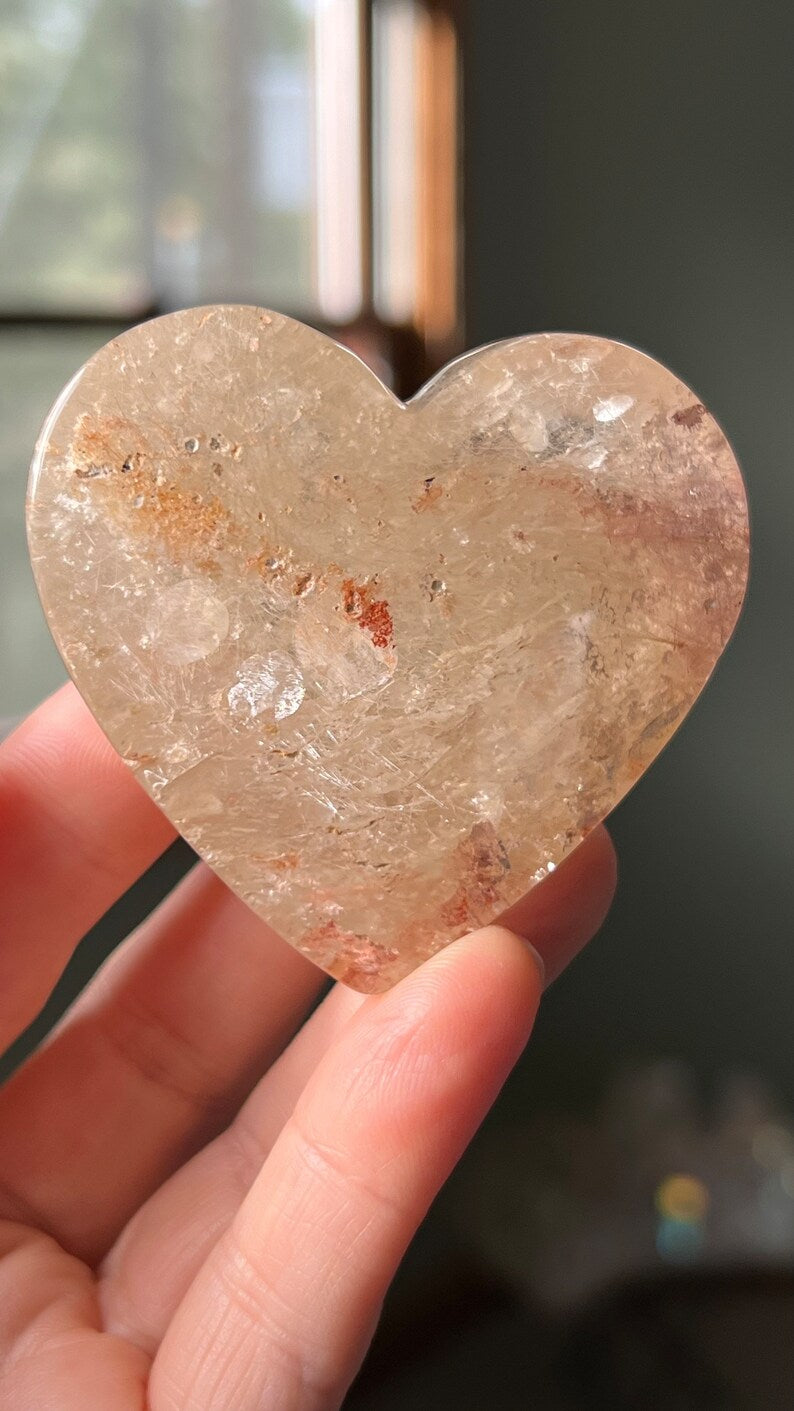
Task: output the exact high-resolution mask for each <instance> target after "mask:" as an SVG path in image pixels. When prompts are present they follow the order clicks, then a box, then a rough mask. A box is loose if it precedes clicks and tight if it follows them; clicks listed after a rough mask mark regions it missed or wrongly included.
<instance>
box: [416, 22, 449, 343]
mask: <svg viewBox="0 0 794 1411" xmlns="http://www.w3.org/2000/svg"><path fill="white" fill-rule="evenodd" d="M417 103H418V123H417V134H418V141H419V155H418V168H419V204H418V214H419V222H420V227H419V232H418V242H419V250H420V262H419V270H420V273H419V287H418V300H417V323H418V325H419V327H420V329H421V330H422V332H423V333H424V335H425V338H426V339H427V341H429V342H438V343H443V342H444V341H445V340H447V339H449V338H451V337H452V336H453V334H454V332H455V329H456V327H457V321H458V44H457V35H456V31H455V26H454V24H453V22H452V20H451V19H450V18H449V16H447V15H445V14H442V13H441V12H440V11H428V10H423V11H422V12H421V15H420V27H419V71H418V85H417Z"/></svg>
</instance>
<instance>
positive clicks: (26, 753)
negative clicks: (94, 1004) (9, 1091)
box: [0, 685, 175, 1048]
mask: <svg viewBox="0 0 794 1411" xmlns="http://www.w3.org/2000/svg"><path fill="white" fill-rule="evenodd" d="M174 837H175V833H174V829H173V828H172V826H171V824H170V823H169V822H168V820H167V818H166V817H165V816H164V814H162V813H161V812H160V810H159V808H157V806H156V805H155V804H154V803H152V801H151V799H149V798H148V797H147V795H146V794H145V793H144V791H143V789H142V788H141V787H140V785H139V784H138V783H137V782H136V780H135V779H134V777H133V775H132V773H131V772H130V770H129V769H128V768H127V767H126V765H125V764H124V763H123V761H122V760H121V759H120V758H119V756H118V755H117V753H116V751H115V750H114V749H113V747H112V745H111V744H110V742H109V741H108V740H107V739H106V738H105V736H104V735H103V733H102V731H101V730H100V728H99V726H98V725H97V724H96V722H95V721H94V719H93V717H92V716H91V714H90V712H89V710H88V708H87V707H86V706H85V705H84V703H83V701H82V700H81V699H80V696H79V695H78V693H77V691H76V690H75V688H74V686H72V685H67V686H64V687H62V688H61V690H60V691H57V692H56V694H55V695H54V696H51V697H50V698H49V700H47V701H45V702H44V704H43V705H41V706H39V708H38V710H36V711H34V712H33V714H32V715H31V716H29V717H28V719H27V720H25V721H23V723H22V724H21V725H20V726H19V727H18V728H17V729H16V730H15V731H14V732H13V734H12V735H10V736H9V737H8V739H7V740H5V741H4V742H3V744H2V745H0V897H2V906H3V914H2V939H1V940H0V1048H2V1047H5V1046H7V1045H8V1044H9V1043H10V1042H11V1041H12V1039H14V1038H15V1037H16V1035H17V1034H19V1033H20V1032H21V1030H22V1029H24V1027H25V1025H26V1024H27V1023H29V1021H30V1020H31V1019H32V1018H33V1017H34V1015H35V1014H36V1013H37V1012H38V1010H39V1009H40V1008H41V1005H42V1004H43V1003H44V1000H45V999H46V998H47V995H48V994H49V992H50V990H51V989H52V986H53V984H54V983H55V981H56V979H57V978H58V975H59V974H60V972H61V970H62V969H63V967H64V965H65V963H66V961H67V960H68V958H69V956H70V954H71V952H72V950H73V949H74V947H75V946H76V945H77V943H78V941H80V940H82V938H83V936H84V935H85V934H86V932H87V931H89V930H90V928H91V927H92V926H93V925H94V924H95V922H97V921H98V920H99V919H100V917H101V916H103V915H104V913H105V912H106V911H107V910H108V908H109V907H110V906H112V905H113V903H114V902H115V901H117V900H118V898H119V897H120V896H121V895H122V894H123V893H124V892H125V891H126V890H127V888H128V887H130V886H131V885H132V883H133V882H135V881H136V880H137V878H138V877H139V876H140V875H141V873H143V872H144V871H145V870H146V868H147V867H149V866H150V865H151V863H152V862H154V861H155V859H156V858H157V857H159V855H160V853H161V852H163V851H164V849H165V848H166V847H167V846H168V844H169V843H170V842H172V841H173V839H174Z"/></svg>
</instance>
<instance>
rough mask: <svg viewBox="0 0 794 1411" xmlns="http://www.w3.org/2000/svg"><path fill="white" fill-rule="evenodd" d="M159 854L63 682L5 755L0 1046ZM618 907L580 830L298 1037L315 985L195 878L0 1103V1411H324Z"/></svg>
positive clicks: (604, 846) (611, 867)
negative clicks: (555, 984) (470, 928)
mask: <svg viewBox="0 0 794 1411" xmlns="http://www.w3.org/2000/svg"><path fill="white" fill-rule="evenodd" d="M172 838H173V832H172V830H171V827H170V825H169V824H168V822H167V821H166V820H165V819H164V818H163V816H162V815H161V814H160V813H159V811H158V810H157V808H156V807H155V806H154V804H152V803H151V802H150V801H149V800H148V799H147V798H146V796H145V795H144V794H143V792H142V790H141V789H140V788H139V786H138V784H137V783H136V782H135V780H134V778H133V777H132V775H131V774H130V773H129V772H128V771H127V769H126V768H125V766H124V765H123V764H122V763H121V762H120V760H119V759H118V757H117V756H116V755H115V753H114V752H113V750H112V749H111V747H110V746H109V744H108V743H107V741H106V740H105V738H104V736H103V735H102V734H101V732H100V731H99V729H98V727H97V726H96V725H95V724H94V722H93V721H92V719H91V717H90V716H89V714H88V712H87V710H86V709H85V707H84V706H83V705H82V703H81V701H80V700H79V698H78V696H77V694H76V692H75V691H74V689H73V688H72V687H71V686H69V687H65V688H64V689H63V690H62V691H60V692H58V693H57V694H56V695H55V696H54V697H52V699H51V700H49V701H47V702H46V703H45V704H44V705H43V706H42V707H41V708H40V709H39V710H38V711H36V712H35V714H34V715H32V716H31V717H30V718H29V719H28V720H27V721H26V722H25V723H24V724H23V725H22V726H20V727H19V729H18V730H17V731H15V733H14V734H13V735H12V736H11V737H10V738H9V739H8V740H7V741H6V742H5V743H4V744H3V745H2V746H0V839H1V840H2V846H1V847H0V898H2V908H3V916H4V924H3V927H2V939H1V940H0V1041H2V1043H3V1046H5V1045H7V1044H8V1043H9V1042H10V1041H11V1040H12V1039H13V1038H14V1037H15V1035H17V1034H18V1033H19V1032H20V1031H21V1029H22V1028H24V1026H25V1024H26V1023H27V1022H28V1021H29V1020H30V1019H31V1018H32V1017H33V1016H34V1015H35V1013H36V1012H37V1010H38V1009H39V1008H40V1006H41V1004H42V1002H43V1001H44V999H45V998H46V996H47V994H48V992H49V990H50V989H51V987H52V985H53V983H54V981H55V979H56V978H57V976H58V974H59V973H60V971H61V970H62V968H63V966H64V964H65V962H66V961H67V959H68V957H69V955H70V953H71V951H72V950H73V948H74V946H75V945H76V944H77V942H78V941H79V940H80V938H81V937H82V936H83V935H84V933H85V932H86V931H87V930H88V928H89V927H90V926H91V925H92V924H93V923H94V922H95V921H96V920H97V919H98V918H99V917H100V916H101V915H102V914H103V913H104V912H105V911H106V910H107V908H108V907H109V906H110V905H111V904H112V903H113V902H114V901H115V900H116V899H117V898H118V897H119V896H120V895H121V894H122V893H123V892H124V891H125V890H126V888H127V887H129V886H130V885H131V884H132V883H133V882H134V880H135V879H136V878H137V877H138V876H140V874H141V873H142V872H143V871H144V870H145V868H146V867H147V866H148V865H149V864H150V863H152V862H153V861H154V860H155V858H156V857H157V856H158V855H159V854H160V853H161V852H162V851H163V849H164V848H165V847H167V846H168V844H169V843H170V842H171V840H172ZM614 881H615V861H614V854H613V851H612V846H611V843H610V842H609V839H608V837H607V834H606V833H605V832H604V831H603V829H596V830H595V831H594V832H593V833H592V834H591V835H590V836H589V838H588V839H587V840H586V842H585V843H583V844H582V845H581V846H580V847H579V848H578V849H577V851H576V852H575V853H574V854H573V855H572V856H571V857H570V858H569V859H568V861H567V862H565V863H564V864H563V866H561V867H560V868H559V869H558V870H557V872H556V873H554V874H553V876H552V877H550V878H549V879H548V881H546V882H544V883H543V885H542V886H541V887H539V888H536V889H535V891H534V892H533V893H531V894H530V895H529V896H528V897H526V898H525V899H524V900H523V901H522V902H520V903H519V904H518V905H517V906H515V907H513V908H512V909H511V911H510V913H509V914H508V915H506V916H505V917H504V918H502V920H503V922H504V924H500V925H498V926H491V927H488V928H487V929H486V930H484V931H480V932H477V933H476V934H474V935H471V936H468V937H466V938H465V939H464V940H461V941H457V942H455V943H454V944H453V945H451V946H449V947H448V948H447V949H446V950H445V951H443V952H442V953H441V954H439V955H437V956H436V957H434V958H433V959H432V960H430V961H428V962H427V963H426V964H425V965H424V966H422V967H421V968H420V969H419V970H418V971H416V972H415V973H414V974H413V975H410V976H409V977H408V978H407V979H405V980H403V981H402V983H401V984H400V985H398V986H397V987H396V988H395V989H393V990H392V991H390V992H389V993H388V994H385V995H380V996H373V997H370V998H364V997H363V996H361V995H358V994H354V993H353V992H352V991H350V990H347V989H345V988H344V987H342V986H339V985H338V986H336V987H334V989H332V990H331V992H330V994H329V995H328V996H327V998H326V999H325V1000H324V1001H323V1002H322V1004H321V1005H320V1006H319V1007H318V1008H317V1009H316V1010H315V1012H314V1013H313V1014H312V1015H311V1017H310V1018H309V1019H308V1020H305V1016H306V1013H307V1012H308V1010H309V1009H310V1008H311V1006H312V1004H313V1002H314V1000H315V999H316V996H317V993H318V991H319V989H320V988H321V985H322V978H323V977H322V976H321V975H320V973H319V972H318V971H317V970H315V969H314V967H313V966H311V965H310V964H309V963H308V962H307V961H306V960H304V959H303V958H302V957H301V956H300V955H298V954H297V953H296V952H295V951H293V950H291V949H290V948H289V947H288V946H286V945H285V944H284V943H283V942H282V941H281V940H280V939H279V938H278V937H277V936H275V935H274V934H272V933H271V932H269V931H268V929H267V927H266V926H264V925H263V924H262V922H261V921H258V920H257V919H256V918H255V917H254V916H253V914H252V913H251V912H249V911H248V910H247V908H246V907H245V906H244V905H243V904H242V903H240V902H238V901H237V900H236V899H235V898H234V897H232V896H231V895H230V893H229V892H228V891H227V890H226V888H225V887H224V886H223V885H222V884H221V883H220V882H219V881H218V880H217V878H215V877H214V876H213V875H212V873H211V872H210V871H209V870H208V869H206V868H204V867H203V866H199V867H198V868H197V869H196V870H195V871H194V872H193V873H192V874H191V875H190V876H189V877H188V878H186V879H185V881H183V882H182V883H181V884H180V886H179V887H177V889H176V891H175V892H174V893H173V894H172V895H171V896H170V897H169V899H168V900H167V902H166V903H165V904H164V905H163V906H162V907H160V908H159V910H158V911H157V912H155V913H154V915H153V916H152V917H150V918H149V920H147V921H146V923H145V924H144V925H143V926H142V927H141V928H140V929H139V930H138V932H137V933H136V934H134V935H133V936H131V937H130V938H129V940H128V941H127V942H126V943H125V945H124V946H123V947H122V948H121V949H120V950H119V951H117V952H116V954H115V955H114V956H113V958H112V959H111V960H110V961H109V962H108V964H107V965H106V966H105V967H104V969H103V970H102V971H101V972H100V974H99V975H98V976H97V977H96V978H95V980H94V981H93V982H92V984H91V985H90V986H89V988H88V989H87V991H86V992H85V993H84V995H83V996H82V997H81V999H80V1001H79V1002H78V1003H77V1004H76V1005H75V1006H74V1008H73V1009H72V1010H71V1012H70V1013H69V1014H68V1015H67V1017H66V1019H65V1021H64V1022H63V1023H62V1024H61V1025H60V1026H59V1027H58V1029H57V1030H56V1031H55V1033H54V1034H53V1035H51V1037H50V1038H49V1040H48V1042H47V1043H46V1044H45V1045H44V1046H43V1047H42V1048H41V1049H40V1050H39V1051H38V1053H37V1054H36V1055H35V1056H34V1057H33V1058H32V1059H30V1060H29V1062H28V1063H27V1064H26V1065H25V1066H24V1067H23V1069H22V1070H21V1071H20V1072H18V1073H17V1074H16V1076H15V1077H14V1078H13V1079H12V1080H11V1081H10V1082H9V1083H8V1084H7V1086H6V1087H5V1089H4V1090H3V1091H2V1092H1V1093H0V1217H2V1218H1V1219H0V1411H5V1408H9V1411H10V1409H11V1408H13V1411H86V1408H88V1407H90V1408H97V1411H100V1408H101V1411H144V1409H145V1411H232V1408H233V1411H271V1408H273V1411H275V1408H278V1411H329V1408H334V1407H338V1406H339V1405H340V1404H341V1402H342V1399H343V1397H344V1394H345V1391H346V1390H347V1388H348V1386H349V1385H350V1382H351V1381H352V1379H353V1378H354V1376H355V1374H356V1372H357V1370H358V1368H359V1366H360V1364H361V1361H362V1359H363V1357H364V1354H365V1352H366V1350H367V1347H368V1344H369V1342H370V1339H371V1337H372V1334H373V1330H374V1328H375V1325H376V1322H377V1319H378V1314H379V1310H380V1307H381V1303H382V1300H383V1297H384V1295H385V1293H386V1290H387V1289H388V1286H389V1283H390V1281H391V1279H392V1277H393V1275H394V1272H395V1269H396V1268H397V1265H398V1264H399V1261H400V1258H401V1257H402V1254H403V1252H404V1250H405V1248H406V1246H407V1244H408V1243H409V1241H410V1240H411V1238H412V1236H413V1234H414V1232H415V1230H416V1228H417V1226H418V1224H419V1223H420V1221H421V1220H422V1218H423V1216H424V1214H425V1212H426V1210H427V1208H428V1206H429V1204H430V1203H431V1201H432V1200H433V1198H434V1196H435V1194H436V1192H437V1191H438V1189H439V1187H440V1186H441V1185H442V1183H443V1182H444V1180H445V1179H446V1177H447V1176H448V1174H449V1172H450V1170H451V1169H452V1167H453V1166H454V1164H455V1162H456V1161H457V1160H458V1158H459V1156H460V1154H461V1152H462V1151H463V1149H464V1148H465V1146H466V1144H467V1143H468V1141H469V1140H470V1138H471V1137H472V1135H473V1134H474V1132H475V1130H476V1129H477V1127H478V1125H479V1123H480V1121H481V1120H482V1118H483V1116H484V1115H485V1113H486V1111H487V1110H488V1108H489V1107H490V1105H491V1104H492V1102H493V1101H494V1099H495V1097H496V1095H497V1093H498V1092H499V1089H500V1088H501V1086H502V1084H503V1082H504V1080H505V1078H506V1077H507V1075H508V1073H509V1072H510V1069H511V1068H512V1066H513V1064H514V1063H515V1061H516V1059H517V1058H518V1056H519V1054H520V1053H521V1051H522V1049H523V1048H524V1045H525V1044H526V1041H527V1039H528V1037H529V1035H530V1032H531V1030H532V1025H533V1022H534V1019H535V1014H536V1012H537V1008H538V1004H539V1001H540V997H541V993H542V989H543V985H544V969H545V982H546V983H548V980H549V979H552V978H553V977H554V976H555V975H556V974H558V973H559V971H560V970H561V969H562V968H563V967H564V966H565V965H566V964H567V962H568V961H569V960H570V959H571V958H572V956H573V955H574V954H575V953H576V951H578V950H579V949H580V948H581V946H582V945H583V944H584V943H585V941H586V940H587V939H588V938H589V937H590V936H591V935H592V934H593V932H594V931H595V930H596V929H597V927H598V925H599V924H600V922H601V920H602V918H603V916H604V914H605V912H606V909H607V907H608V905H609V902H610V899H611V896H612V892H613V888H614ZM522 937H523V938H525V939H522ZM526 941H529V942H530V944H529V945H528V944H526Z"/></svg>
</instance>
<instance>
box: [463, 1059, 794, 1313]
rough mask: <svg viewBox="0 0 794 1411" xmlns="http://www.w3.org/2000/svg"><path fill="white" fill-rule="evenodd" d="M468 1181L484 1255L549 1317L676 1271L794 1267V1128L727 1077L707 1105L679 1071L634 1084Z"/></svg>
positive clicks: (761, 1089) (500, 1138)
mask: <svg viewBox="0 0 794 1411" xmlns="http://www.w3.org/2000/svg"><path fill="white" fill-rule="evenodd" d="M466 1177H467V1179H466V1180H465V1182H462V1183H461V1190H460V1192H459V1193H458V1200H459V1208H460V1209H461V1211H465V1212H466V1214H465V1218H466V1219H467V1220H468V1222H469V1229H470V1230H472V1231H476V1232H477V1234H476V1236H475V1239H476V1241H477V1244H478V1250H479V1252H480V1253H481V1254H482V1255H483V1256H484V1258H485V1259H486V1261H487V1262H488V1264H489V1265H490V1267H491V1268H492V1269H494V1270H496V1271H499V1272H500V1273H502V1274H503V1275H505V1276H507V1277H508V1278H509V1279H510V1280H511V1281H512V1282H513V1284H514V1287H515V1288H516V1289H517V1290H518V1291H519V1292H521V1293H523V1295H524V1297H525V1298H527V1299H528V1300H529V1301H530V1302H531V1303H532V1304H533V1305H535V1306H537V1305H540V1306H542V1307H547V1308H549V1309H550V1310H555V1311H558V1312H570V1311H573V1310H576V1309H578V1308H580V1307H582V1306H584V1305H585V1304H586V1303H587V1302H589V1301H590V1300H591V1299H593V1298H594V1297H597V1296H598V1295H599V1294H601V1293H604V1292H605V1291H607V1290H608V1289H610V1288H612V1287H614V1286H615V1285H617V1284H627V1283H631V1281H632V1280H637V1279H640V1280H642V1279H645V1278H647V1277H648V1276H651V1275H653V1274H654V1273H655V1272H660V1271H661V1270H663V1269H664V1268H665V1266H668V1267H673V1268H675V1267H682V1266H684V1267H686V1268H689V1269H692V1270H700V1271H705V1270H709V1271H712V1272H719V1271H727V1272H733V1271H734V1270H737V1269H763V1268H773V1269H775V1268H779V1267H785V1266H787V1265H790V1263H791V1261H792V1260H793V1259H794V1123H792V1121H791V1119H790V1118H789V1117H787V1116H785V1115H784V1114H783V1111H782V1109H781V1108H780V1107H779V1106H778V1104H777V1102H776V1101H775V1099H774V1097H773V1095H772V1093H771V1091H770V1090H769V1088H768V1087H767V1085H766V1084H764V1083H763V1082H762V1081H761V1080H758V1079H756V1078H754V1077H750V1076H746V1075H726V1076H725V1077H724V1078H723V1079H722V1080H721V1083H720V1086H719V1088H718V1090H717V1092H716V1094H715V1096H714V1098H713V1100H712V1101H710V1102H707V1101H706V1100H705V1099H704V1096H703V1094H702V1092H701V1090H700V1087H699V1085H698V1082H697V1080H696V1078H695V1075H694V1073H693V1072H692V1071H691V1070H690V1069H688V1068H687V1067H686V1066H685V1065H683V1064H681V1063H677V1062H659V1063H657V1064H651V1065H649V1066H646V1067H643V1068H640V1069H636V1070H634V1071H629V1072H626V1073H624V1074H623V1075H621V1076H618V1077H617V1078H616V1079H615V1080H614V1082H613V1084H612V1087H611V1089H610V1090H609V1091H608V1092H607V1094H606V1096H605V1098H604V1099H603V1101H602V1102H601V1103H600V1105H599V1106H598V1107H597V1108H596V1109H595V1110H594V1111H592V1112H591V1113H590V1114H589V1115H588V1116H586V1117H583V1116H577V1117H572V1116H569V1115H567V1114H566V1113H564V1112H561V1111H555V1112H554V1113H549V1114H546V1115H541V1116H539V1117H537V1118H536V1119H534V1120H533V1121H532V1122H529V1123H526V1124H522V1125H521V1126H517V1127H515V1128H513V1129H506V1130H504V1131H503V1132H501V1133H498V1134H495V1135H494V1136H493V1137H492V1138H491V1140H490V1141H488V1142H485V1143H483V1147H482V1158H481V1160H480V1161H479V1162H471V1163H470V1164H469V1167H468V1170H467V1172H466ZM474 1209H476V1215H474V1217H473V1216H472V1210H474Z"/></svg>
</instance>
